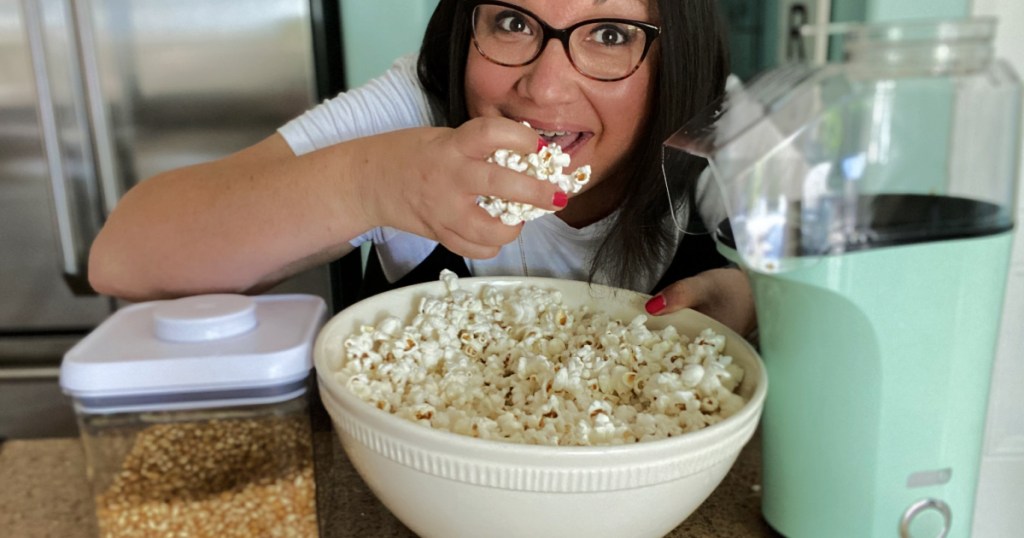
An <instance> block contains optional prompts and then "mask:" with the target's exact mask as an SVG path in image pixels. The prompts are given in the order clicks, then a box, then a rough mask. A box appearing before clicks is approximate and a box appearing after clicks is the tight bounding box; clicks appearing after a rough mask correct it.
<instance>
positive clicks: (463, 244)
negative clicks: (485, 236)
mask: <svg viewBox="0 0 1024 538" xmlns="http://www.w3.org/2000/svg"><path fill="white" fill-rule="evenodd" d="M438 240H439V241H440V242H441V244H443V245H444V246H445V247H446V248H447V249H448V250H450V251H452V252H453V253H455V254H457V255H459V256H465V257H467V258H472V259H475V260H487V259H490V258H493V257H495V256H497V255H498V252H499V251H501V246H500V245H487V244H480V243H475V242H473V241H469V240H467V239H465V238H464V237H462V235H460V234H459V233H458V232H457V231H456V230H453V229H444V230H442V231H441V233H439V234H438Z"/></svg>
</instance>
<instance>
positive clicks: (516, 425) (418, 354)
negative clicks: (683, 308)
mask: <svg viewBox="0 0 1024 538" xmlns="http://www.w3.org/2000/svg"><path fill="white" fill-rule="evenodd" d="M441 280H442V281H443V282H444V285H445V290H446V295H445V296H443V297H425V298H423V299H421V300H420V303H419V307H418V309H417V311H416V313H415V314H414V315H413V316H412V320H411V322H410V323H408V324H406V323H403V322H401V321H400V320H398V318H394V317H388V318H385V319H383V320H381V321H380V322H379V323H378V324H377V326H364V327H361V328H360V329H359V330H358V331H357V332H356V333H355V334H353V335H351V336H350V337H349V338H348V339H346V340H345V341H344V343H343V346H342V349H343V354H344V356H343V357H341V358H340V359H339V360H338V361H337V362H336V363H332V367H333V366H334V364H337V370H336V371H335V375H336V377H337V379H338V380H339V381H341V382H342V383H343V384H345V385H346V386H348V387H349V388H350V390H352V392H353V393H354V394H356V395H357V396H358V397H359V398H360V399H363V400H365V401H367V402H368V403H370V404H371V405H374V406H376V407H378V408H379V409H382V410H385V411H387V412H391V413H395V414H396V415H398V416H400V417H403V418H405V419H408V420H411V421H414V422H417V423H419V424H422V425H424V426H429V427H433V428H438V429H444V430H448V431H452V432H455V433H459V434H463V435H470V436H474V437H481V438H485V439H495V440H501V441H507V442H515V443H526V444H544V445H614V444H623V443H633V442H638V441H639V442H643V441H649V440H655V439H663V438H665V437H669V436H674V435H681V434H683V433H686V432H691V431H696V430H699V429H701V428H704V427H706V426H708V425H710V424H715V423H717V422H719V421H721V420H723V419H725V418H727V417H729V416H732V415H733V414H735V413H736V412H738V411H739V410H740V409H741V408H742V407H743V406H744V405H745V403H746V401H745V399H744V398H743V397H742V396H740V395H738V394H736V393H735V389H736V387H737V386H738V385H739V384H740V383H741V382H742V379H743V369H742V368H740V367H739V366H738V365H736V364H734V363H733V362H732V357H730V356H728V355H724V354H723V352H724V350H725V338H724V337H723V336H722V335H719V334H716V333H715V332H714V331H712V330H710V329H707V330H704V331H702V332H701V333H700V335H699V336H697V337H696V338H694V339H693V340H692V341H690V340H689V338H687V337H686V336H684V335H680V334H678V332H677V331H676V329H675V328H674V327H671V326H669V327H666V328H664V329H660V330H651V329H649V328H648V327H647V326H646V321H647V316H645V315H639V316H637V317H635V318H634V319H632V320H630V321H629V322H622V321H620V320H615V319H612V318H610V317H609V316H608V315H607V314H605V313H603V312H600V311H595V310H592V309H589V308H586V307H584V308H576V309H572V308H568V307H566V306H565V305H563V304H562V302H561V300H562V298H561V294H560V293H559V292H557V291H552V290H545V289H540V288H538V287H532V286H520V287H515V288H505V287H489V286H488V287H484V288H483V289H481V290H480V292H479V293H477V294H473V293H470V292H468V291H466V290H462V289H460V287H459V282H458V278H457V277H456V276H455V274H454V273H451V272H450V271H444V272H442V275H441Z"/></svg>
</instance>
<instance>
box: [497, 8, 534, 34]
mask: <svg viewBox="0 0 1024 538" xmlns="http://www.w3.org/2000/svg"><path fill="white" fill-rule="evenodd" d="M494 26H495V27H496V28H498V29H499V30H501V31H504V32H508V33H512V34H532V33H533V30H532V29H531V28H530V21H529V19H527V18H526V15H523V14H522V13H519V12H518V11H503V12H501V13H499V14H497V15H496V16H495V17H494Z"/></svg>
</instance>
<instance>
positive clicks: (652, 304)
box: [644, 295, 665, 316]
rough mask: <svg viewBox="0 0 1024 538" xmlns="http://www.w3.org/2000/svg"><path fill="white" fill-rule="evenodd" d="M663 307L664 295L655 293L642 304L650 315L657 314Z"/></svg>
mask: <svg viewBox="0 0 1024 538" xmlns="http://www.w3.org/2000/svg"><path fill="white" fill-rule="evenodd" d="M664 308H665V296H664V295H655V296H654V297H651V300H650V301H647V304H645V305H644V309H646V310H647V313H648V314H650V315H652V316H653V315H654V314H657V313H658V312H661V311H662V310H663V309H664Z"/></svg>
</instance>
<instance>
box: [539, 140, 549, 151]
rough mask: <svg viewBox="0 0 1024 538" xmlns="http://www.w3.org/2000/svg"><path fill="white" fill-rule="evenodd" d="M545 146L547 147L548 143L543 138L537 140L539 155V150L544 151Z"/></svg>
mask: <svg viewBox="0 0 1024 538" xmlns="http://www.w3.org/2000/svg"><path fill="white" fill-rule="evenodd" d="M547 145H548V143H547V142H546V141H545V140H544V139H543V138H538V139H537V152H538V153H539V152H540V150H542V149H544V146H547Z"/></svg>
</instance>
